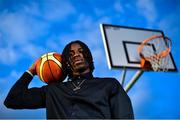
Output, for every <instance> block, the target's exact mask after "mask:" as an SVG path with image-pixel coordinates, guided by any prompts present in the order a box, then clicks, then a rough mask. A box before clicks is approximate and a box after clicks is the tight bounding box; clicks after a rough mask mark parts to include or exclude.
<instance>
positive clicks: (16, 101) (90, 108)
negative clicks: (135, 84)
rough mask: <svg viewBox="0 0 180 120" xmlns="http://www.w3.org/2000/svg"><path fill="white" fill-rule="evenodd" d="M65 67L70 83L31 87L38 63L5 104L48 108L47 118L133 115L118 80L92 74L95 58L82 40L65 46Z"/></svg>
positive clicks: (25, 75) (11, 91)
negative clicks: (29, 86)
mask: <svg viewBox="0 0 180 120" xmlns="http://www.w3.org/2000/svg"><path fill="white" fill-rule="evenodd" d="M62 67H63V70H64V73H65V74H66V75H67V76H68V81H67V82H54V83H51V84H48V85H46V86H43V87H41V88H30V89H28V85H29V83H30V82H31V80H32V78H33V76H34V75H36V70H35V69H36V62H35V63H34V64H33V65H32V66H31V67H30V69H29V70H28V71H27V72H25V73H24V74H23V75H22V76H21V78H20V79H19V80H18V81H17V82H16V83H15V85H14V86H13V87H12V88H11V90H10V92H9V94H8V96H7V98H6V100H5V102H4V104H5V105H6V107H8V108H14V109H24V108H26V109H35V108H46V110H47V112H46V113H47V118H68V119H69V118H97V119H111V118H123V119H124V118H127V119H133V118H134V115H133V110H132V105H131V101H130V99H129V97H128V95H127V94H126V92H125V91H124V90H123V88H122V87H121V85H120V84H119V82H118V81H117V80H116V79H114V78H96V77H93V75H92V72H93V70H94V64H93V58H92V55H91V52H90V50H89V48H88V47H87V45H85V44H84V43H83V42H81V41H73V42H71V43H69V44H68V45H67V46H66V47H65V48H64V50H63V53H62ZM31 74H32V75H31Z"/></svg>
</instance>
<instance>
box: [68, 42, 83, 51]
mask: <svg viewBox="0 0 180 120" xmlns="http://www.w3.org/2000/svg"><path fill="white" fill-rule="evenodd" d="M80 48H82V46H81V45H80V44H79V43H72V44H71V45H70V50H74V49H80Z"/></svg>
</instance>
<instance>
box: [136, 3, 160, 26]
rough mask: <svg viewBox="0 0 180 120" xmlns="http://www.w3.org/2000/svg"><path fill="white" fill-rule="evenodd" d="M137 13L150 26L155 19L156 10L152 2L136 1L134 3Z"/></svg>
mask: <svg viewBox="0 0 180 120" xmlns="http://www.w3.org/2000/svg"><path fill="white" fill-rule="evenodd" d="M136 6H137V10H138V12H139V13H140V14H141V15H142V16H144V17H145V18H146V20H147V22H148V25H151V24H153V23H154V22H155V20H156V19H157V13H156V8H155V5H154V3H153V1H152V0H138V1H137V3H136Z"/></svg>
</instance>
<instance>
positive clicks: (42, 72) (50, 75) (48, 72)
mask: <svg viewBox="0 0 180 120" xmlns="http://www.w3.org/2000/svg"><path fill="white" fill-rule="evenodd" d="M61 62H62V59H61V54H59V53H56V52H51V53H46V54H44V55H42V56H41V58H40V59H39V61H38V62H37V65H36V72H37V75H38V77H39V78H40V80H41V81H43V82H45V83H47V84H49V83H52V82H56V81H63V71H62V64H61Z"/></svg>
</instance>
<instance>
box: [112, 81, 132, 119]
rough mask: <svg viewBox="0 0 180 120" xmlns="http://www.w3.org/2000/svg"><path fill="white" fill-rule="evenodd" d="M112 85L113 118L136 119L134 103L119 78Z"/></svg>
mask: <svg viewBox="0 0 180 120" xmlns="http://www.w3.org/2000/svg"><path fill="white" fill-rule="evenodd" d="M112 87H113V88H112V90H111V95H110V109H111V115H112V118H116V119H117V118H120V119H134V114H133V108H132V104H131V101H130V98H129V96H128V95H127V93H126V92H125V91H124V89H123V88H122V86H121V85H120V83H119V82H118V81H117V80H115V82H114V85H112Z"/></svg>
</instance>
